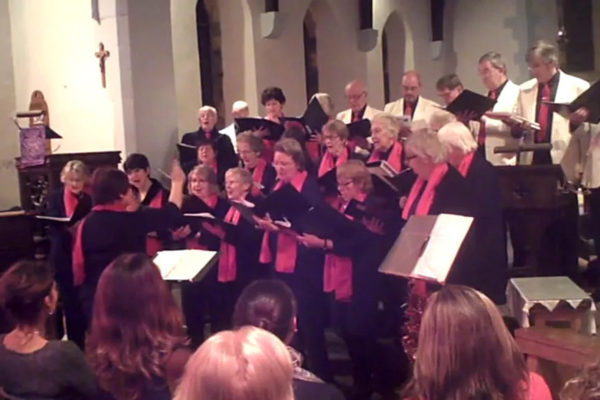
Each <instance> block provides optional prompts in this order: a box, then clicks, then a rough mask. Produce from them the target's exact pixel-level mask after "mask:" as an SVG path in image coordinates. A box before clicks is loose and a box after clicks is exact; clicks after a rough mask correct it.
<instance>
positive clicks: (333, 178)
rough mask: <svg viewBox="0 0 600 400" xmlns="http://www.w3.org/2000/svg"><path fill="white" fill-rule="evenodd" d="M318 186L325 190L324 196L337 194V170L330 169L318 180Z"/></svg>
mask: <svg viewBox="0 0 600 400" xmlns="http://www.w3.org/2000/svg"><path fill="white" fill-rule="evenodd" d="M318 182H319V185H320V186H321V187H322V188H324V189H325V193H326V194H337V193H338V183H337V168H332V169H330V170H329V171H327V172H326V173H324V174H323V175H321V176H320V177H319V179H318Z"/></svg>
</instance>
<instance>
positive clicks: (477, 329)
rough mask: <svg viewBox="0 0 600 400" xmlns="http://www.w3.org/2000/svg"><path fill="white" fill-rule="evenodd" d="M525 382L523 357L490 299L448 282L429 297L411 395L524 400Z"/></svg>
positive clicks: (438, 399)
mask: <svg viewBox="0 0 600 400" xmlns="http://www.w3.org/2000/svg"><path fill="white" fill-rule="evenodd" d="M528 381H529V372H528V371H527V367H526V364H525V359H524V358H523V355H522V354H521V352H520V351H519V348H518V346H517V344H516V342H515V341H514V339H513V338H512V336H511V335H510V333H509V331H508V329H507V328H506V326H505V325H504V321H503V320H502V317H501V316H500V313H499V312H498V309H497V308H496V306H495V305H494V303H492V301H491V300H490V299H489V298H487V297H486V296H485V295H483V294H482V293H480V292H478V291H477V290H475V289H472V288H469V287H466V286H460V285H447V286H445V287H443V288H442V289H441V290H439V291H438V292H436V293H434V294H433V295H432V296H431V297H430V298H429V300H428V304H427V307H426V309H425V313H424V314H423V319H422V320H421V328H420V331H419V347H418V349H417V355H416V361H415V365H414V371H413V379H412V381H411V383H410V384H409V387H408V391H409V392H410V395H412V396H415V397H419V398H426V399H430V400H442V399H443V400H464V399H479V398H483V397H482V396H484V395H485V398H487V399H493V400H496V399H498V400H500V399H501V400H524V399H525V398H526V395H527V389H528V387H527V384H528Z"/></svg>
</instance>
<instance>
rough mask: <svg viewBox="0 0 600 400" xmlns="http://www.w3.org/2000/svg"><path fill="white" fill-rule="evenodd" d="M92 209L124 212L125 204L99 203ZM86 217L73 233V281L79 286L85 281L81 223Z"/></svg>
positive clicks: (83, 222)
mask: <svg viewBox="0 0 600 400" xmlns="http://www.w3.org/2000/svg"><path fill="white" fill-rule="evenodd" d="M94 211H116V212H126V211H125V205H124V204H122V203H117V204H99V205H97V206H94V207H93V208H92V212H94ZM87 219H88V217H85V218H84V219H83V220H82V221H81V223H80V224H79V226H78V227H77V232H76V233H75V243H74V244H73V283H74V285H75V286H80V285H81V284H82V283H83V281H85V258H84V254H83V225H84V224H85V221H86V220H87Z"/></svg>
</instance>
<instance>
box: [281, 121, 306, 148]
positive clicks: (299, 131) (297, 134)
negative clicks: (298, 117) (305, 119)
mask: <svg viewBox="0 0 600 400" xmlns="http://www.w3.org/2000/svg"><path fill="white" fill-rule="evenodd" d="M281 137H282V138H289V139H294V140H295V141H297V142H298V143H300V146H302V149H304V148H305V146H306V130H305V129H304V127H303V126H302V125H301V124H300V123H298V122H295V121H293V122H286V124H285V131H283V135H281Z"/></svg>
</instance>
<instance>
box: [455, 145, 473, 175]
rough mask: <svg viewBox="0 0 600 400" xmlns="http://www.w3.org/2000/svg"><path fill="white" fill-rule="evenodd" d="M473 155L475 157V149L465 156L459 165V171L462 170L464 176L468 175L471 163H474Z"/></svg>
mask: <svg viewBox="0 0 600 400" xmlns="http://www.w3.org/2000/svg"><path fill="white" fill-rule="evenodd" d="M473 157H475V152H474V151H472V152H470V153H469V154H467V155H466V156H464V157H463V159H462V161H461V162H460V164H459V165H458V172H460V174H461V175H462V176H467V174H468V173H469V170H470V169H471V164H472V163H473Z"/></svg>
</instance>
